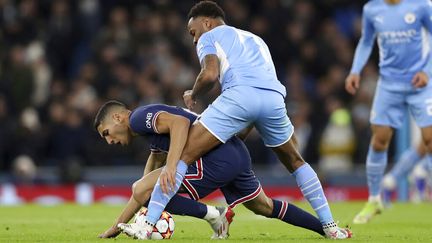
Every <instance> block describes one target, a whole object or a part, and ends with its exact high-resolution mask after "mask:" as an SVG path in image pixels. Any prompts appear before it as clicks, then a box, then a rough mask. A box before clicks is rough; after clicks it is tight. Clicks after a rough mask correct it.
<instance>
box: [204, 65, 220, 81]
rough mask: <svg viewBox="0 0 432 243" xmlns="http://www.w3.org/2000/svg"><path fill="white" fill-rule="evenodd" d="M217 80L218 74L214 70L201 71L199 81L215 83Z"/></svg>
mask: <svg viewBox="0 0 432 243" xmlns="http://www.w3.org/2000/svg"><path fill="white" fill-rule="evenodd" d="M218 79H219V72H218V71H217V70H215V69H210V68H206V69H203V70H202V71H201V80H202V82H204V83H215V82H216V81H217V80H218Z"/></svg>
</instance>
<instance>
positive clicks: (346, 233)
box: [323, 222, 352, 240]
mask: <svg viewBox="0 0 432 243" xmlns="http://www.w3.org/2000/svg"><path fill="white" fill-rule="evenodd" d="M323 230H324V233H325V237H326V238H328V239H332V240H343V239H348V238H351V237H352V232H351V230H350V229H348V228H340V227H339V226H337V224H336V223H335V222H330V223H328V224H325V225H323Z"/></svg>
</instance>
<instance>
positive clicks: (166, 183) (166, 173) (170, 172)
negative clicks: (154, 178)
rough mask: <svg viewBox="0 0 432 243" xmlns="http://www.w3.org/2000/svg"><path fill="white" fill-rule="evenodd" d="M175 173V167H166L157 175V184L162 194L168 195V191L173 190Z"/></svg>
mask: <svg viewBox="0 0 432 243" xmlns="http://www.w3.org/2000/svg"><path fill="white" fill-rule="evenodd" d="M176 172H177V166H175V165H174V166H172V165H168V164H167V165H166V166H164V167H163V169H162V171H161V174H160V175H159V183H160V186H161V189H162V192H163V193H165V194H168V192H169V191H170V190H174V188H175V182H176V181H175V176H176Z"/></svg>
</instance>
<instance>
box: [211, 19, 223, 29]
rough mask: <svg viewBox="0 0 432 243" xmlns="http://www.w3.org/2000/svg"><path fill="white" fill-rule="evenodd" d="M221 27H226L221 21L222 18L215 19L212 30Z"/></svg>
mask: <svg viewBox="0 0 432 243" xmlns="http://www.w3.org/2000/svg"><path fill="white" fill-rule="evenodd" d="M221 25H225V22H224V21H223V20H222V19H220V18H217V19H213V20H212V23H211V29H214V28H216V27H218V26H221Z"/></svg>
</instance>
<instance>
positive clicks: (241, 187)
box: [183, 137, 262, 208]
mask: <svg viewBox="0 0 432 243" xmlns="http://www.w3.org/2000/svg"><path fill="white" fill-rule="evenodd" d="M183 187H184V189H185V190H186V192H187V193H188V194H189V195H190V196H191V198H193V199H195V200H199V199H201V198H204V197H205V196H207V195H209V194H210V193H212V192H213V191H215V190H217V189H220V190H221V191H222V194H223V195H224V196H225V200H226V202H227V203H228V205H229V206H230V207H231V208H234V207H235V206H236V205H237V204H240V203H244V202H246V201H249V200H251V199H254V198H255V197H257V196H258V194H259V193H260V192H261V190H262V189H261V185H260V183H259V181H258V179H257V178H256V177H255V174H254V172H253V171H252V165H251V158H250V155H249V152H248V150H247V149H246V146H245V145H244V143H243V142H242V141H241V140H240V139H239V138H237V137H233V138H231V139H229V140H228V141H227V142H226V143H225V144H221V145H219V146H218V147H216V148H215V149H213V150H212V151H211V152H209V153H207V154H206V155H205V156H203V157H202V158H201V159H199V160H198V161H196V162H195V163H194V164H192V165H190V166H189V168H188V171H187V172H186V175H185V179H184V180H183Z"/></svg>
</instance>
